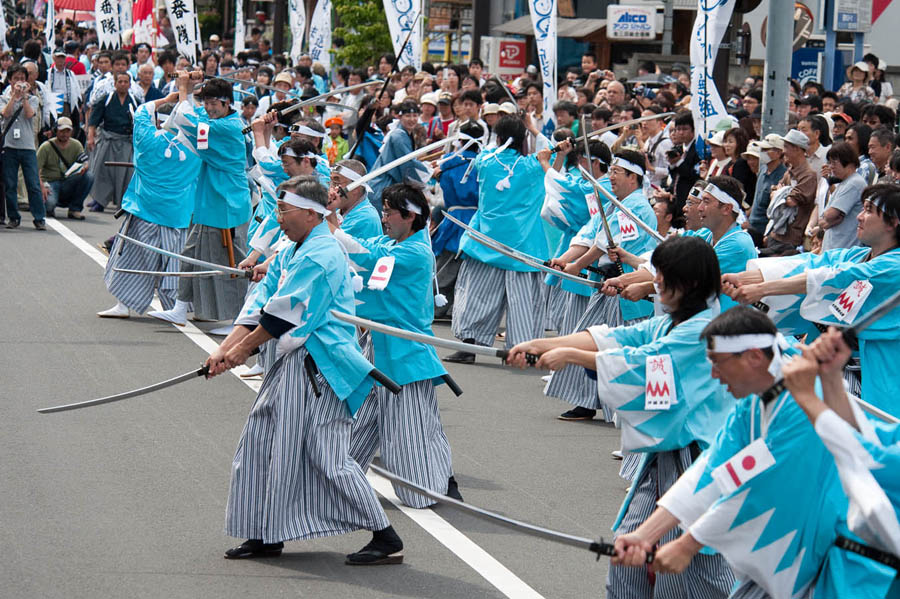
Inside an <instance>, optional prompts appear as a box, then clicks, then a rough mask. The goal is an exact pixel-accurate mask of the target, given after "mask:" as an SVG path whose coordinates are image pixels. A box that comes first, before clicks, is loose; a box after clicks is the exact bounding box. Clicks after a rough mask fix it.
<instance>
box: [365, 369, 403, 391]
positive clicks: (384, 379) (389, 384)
mask: <svg viewBox="0 0 900 599" xmlns="http://www.w3.org/2000/svg"><path fill="white" fill-rule="evenodd" d="M369 376H370V377H372V378H373V379H375V380H376V381H378V382H379V383H381V385H382V386H383V387H384V388H385V389H387V390H388V391H390V392H391V393H393V394H394V395H400V385H398V384H397V383H395V382H394V380H393V379H391V378H390V377H388V375H386V374H385V373H383V372H381V371H380V370H378V369H377V368H373V369H372V370H371V371H370V372H369Z"/></svg>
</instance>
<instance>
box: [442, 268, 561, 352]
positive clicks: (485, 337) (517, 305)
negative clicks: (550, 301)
mask: <svg viewBox="0 0 900 599" xmlns="http://www.w3.org/2000/svg"><path fill="white" fill-rule="evenodd" d="M543 279H544V274H543V273H540V272H519V271H514V270H505V269H502V268H496V267H494V266H490V265H488V264H485V263H484V262H481V261H479V260H474V259H471V258H466V259H464V260H463V263H462V266H461V267H460V269H459V278H458V279H457V281H456V307H455V308H454V309H453V322H452V325H451V329H452V331H453V334H454V335H455V336H456V337H457V338H458V339H474V340H475V343H477V344H479V345H488V346H490V345H493V344H494V337H495V336H496V334H497V329H498V328H499V327H500V319H501V318H502V317H503V314H504V313H506V347H507V348H510V347H512V346H514V345H516V344H517V343H522V342H523V341H529V340H531V339H536V338H539V337H543V335H544V314H545V311H546V308H547V302H546V297H545V296H544V291H543V289H542V288H544V287H546V285H544V280H543Z"/></svg>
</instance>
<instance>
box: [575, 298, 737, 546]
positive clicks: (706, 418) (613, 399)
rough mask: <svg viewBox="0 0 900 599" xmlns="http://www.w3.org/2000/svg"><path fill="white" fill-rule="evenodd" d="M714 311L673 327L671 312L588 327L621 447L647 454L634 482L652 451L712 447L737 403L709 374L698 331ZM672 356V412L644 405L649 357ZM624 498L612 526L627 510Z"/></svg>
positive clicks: (600, 386)
mask: <svg viewBox="0 0 900 599" xmlns="http://www.w3.org/2000/svg"><path fill="white" fill-rule="evenodd" d="M713 316H714V314H713V311H712V310H711V309H706V310H703V311H702V312H699V313H698V314H695V315H694V316H693V317H691V318H689V319H688V320H686V321H684V322H682V323H681V324H679V325H678V326H677V327H675V328H674V329H673V328H671V326H672V318H671V316H669V315H668V314H666V315H663V316H656V317H654V318H650V319H648V320H644V321H642V322H639V323H637V324H635V325H632V326H622V327H615V328H609V327H608V326H606V325H600V326H595V327H590V328H589V329H588V330H589V331H590V333H591V335H592V337H593V338H594V341H595V342H596V343H597V349H598V350H600V351H599V352H598V354H597V360H596V363H597V393H598V396H599V397H600V398H601V399H602V400H603V402H604V403H605V404H606V405H608V406H609V407H610V408H612V409H614V410H615V411H616V414H617V417H618V419H619V422H621V423H622V447H623V449H626V450H628V451H636V452H640V453H643V454H644V455H643V456H642V458H641V463H640V465H639V466H638V472H637V474H636V475H635V478H634V480H638V479H639V478H640V477H641V474H642V473H643V471H644V469H645V468H646V467H647V466H648V465H649V463H650V461H651V459H652V454H653V453H654V452H659V451H672V450H676V449H680V448H682V447H687V446H688V445H690V444H691V443H692V442H694V441H696V442H697V443H698V444H699V445H700V447H701V448H702V447H706V446H708V445H709V444H710V443H711V442H712V441H713V439H714V437H715V434H716V431H718V430H719V428H720V427H721V426H722V424H723V423H724V422H725V419H726V418H727V416H728V413H729V412H730V411H731V409H732V408H733V406H734V398H733V397H732V396H731V395H730V394H729V393H728V392H727V391H726V390H725V388H724V387H723V386H722V385H720V384H719V382H718V381H716V380H714V379H712V378H711V377H710V376H709V363H708V362H707V360H706V344H705V343H703V342H702V341H701V340H700V332H701V331H702V330H703V328H704V327H706V325H707V324H709V322H710V320H711V319H712V318H713ZM658 356H669V357H670V358H671V363H672V369H673V378H674V381H675V389H674V393H673V396H674V400H673V401H672V403H671V405H670V407H669V409H668V410H648V409H646V408H645V399H646V391H647V385H648V381H647V374H648V373H647V363H648V359H652V358H654V357H658ZM637 486H638V485H632V491H631V492H630V493H629V494H628V496H627V497H626V499H625V501H624V503H623V504H622V508H621V510H620V512H619V516H618V518H617V519H616V523H615V524H614V525H613V529H615V528H618V525H619V523H620V522H621V519H622V518H623V517H624V516H625V513H626V512H627V511H628V506H629V504H630V503H631V500H632V497H633V493H634V491H635V490H636V489H637Z"/></svg>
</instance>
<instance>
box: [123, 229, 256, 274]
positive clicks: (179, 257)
mask: <svg viewBox="0 0 900 599" xmlns="http://www.w3.org/2000/svg"><path fill="white" fill-rule="evenodd" d="M116 237H121V238H122V239H124V240H125V241H127V242H129V243H133V244H134V245H136V246H138V247H142V248H144V249H146V250H150V251H151V252H156V253H157V254H162V255H163V256H168V257H169V258H175V259H176V260H181V261H182V262H187V263H188V264H193V265H194V266H202V267H204V268H208V269H209V270H218V271H220V272H223V273H226V274H229V275H238V276H240V277H247V278H248V279H249V278H250V277H252V276H253V271H250V270H241V269H240V268H231V267H230V266H224V265H222V264H215V263H214V262H207V261H206V260H199V259H197V258H190V257H188V256H182V255H181V254H176V253H175V252H170V251H169V250H164V249H162V248H158V247H156V246H155V245H150V244H149V243H144V242H143V241H138V240H137V239H133V238H131V237H128V236H127V235H123V234H121V233H116Z"/></svg>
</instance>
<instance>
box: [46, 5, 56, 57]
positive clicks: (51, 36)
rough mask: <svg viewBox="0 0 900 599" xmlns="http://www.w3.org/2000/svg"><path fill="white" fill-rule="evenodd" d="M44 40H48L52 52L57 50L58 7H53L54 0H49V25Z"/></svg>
mask: <svg viewBox="0 0 900 599" xmlns="http://www.w3.org/2000/svg"><path fill="white" fill-rule="evenodd" d="M44 38H45V39H46V40H47V47H48V48H50V52H53V49H54V48H56V7H54V6H53V0H47V24H46V25H45V27H44Z"/></svg>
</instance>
